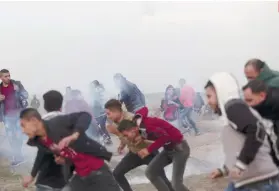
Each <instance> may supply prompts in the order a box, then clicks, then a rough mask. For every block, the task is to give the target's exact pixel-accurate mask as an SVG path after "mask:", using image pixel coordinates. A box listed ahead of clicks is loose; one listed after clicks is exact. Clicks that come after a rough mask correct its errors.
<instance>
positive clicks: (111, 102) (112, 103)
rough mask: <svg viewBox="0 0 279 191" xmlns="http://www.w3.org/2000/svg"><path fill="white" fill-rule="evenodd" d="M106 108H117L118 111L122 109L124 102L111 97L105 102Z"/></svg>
mask: <svg viewBox="0 0 279 191" xmlns="http://www.w3.org/2000/svg"><path fill="white" fill-rule="evenodd" d="M105 109H115V110H118V111H122V104H121V102H120V101H119V100H117V99H110V100H108V101H107V103H106V104H105Z"/></svg>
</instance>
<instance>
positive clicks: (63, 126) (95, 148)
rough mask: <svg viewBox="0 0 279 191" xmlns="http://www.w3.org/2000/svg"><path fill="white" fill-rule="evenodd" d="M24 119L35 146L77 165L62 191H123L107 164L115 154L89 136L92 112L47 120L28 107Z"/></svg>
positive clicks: (23, 115)
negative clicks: (88, 129)
mask: <svg viewBox="0 0 279 191" xmlns="http://www.w3.org/2000/svg"><path fill="white" fill-rule="evenodd" d="M20 119H21V126H22V130H23V132H24V133H25V134H26V135H27V136H28V137H29V138H30V140H31V141H30V144H31V145H33V146H36V147H39V148H40V147H41V148H45V149H46V150H47V151H49V152H52V153H53V154H54V155H55V156H56V160H59V161H60V162H59V163H62V161H64V162H65V160H68V161H70V162H71V163H72V164H73V165H74V171H75V172H74V175H73V176H72V178H71V179H70V181H69V183H68V184H67V185H66V186H65V187H64V188H63V189H62V191H68V190H71V191H81V190H85V191H89V190H105V191H120V188H119V186H118V184H117V182H116V181H115V179H114V177H113V174H112V172H111V171H110V169H109V167H108V166H107V164H106V163H105V161H104V160H108V161H109V160H110V159H111V156H112V154H111V153H110V152H108V151H107V150H106V148H104V147H103V146H102V145H100V144H99V143H98V142H96V141H94V140H92V139H90V138H89V137H87V135H86V134H85V131H86V130H87V128H88V127H89V125H90V123H91V115H90V114H89V113H87V112H79V113H72V114H69V115H59V116H56V117H55V118H52V119H49V120H47V121H44V120H42V118H41V115H40V114H39V113H38V111H37V110H35V109H33V108H28V109H25V110H23V111H22V112H21V113H20ZM45 162H47V159H45V160H44V163H45ZM65 165H66V164H65Z"/></svg>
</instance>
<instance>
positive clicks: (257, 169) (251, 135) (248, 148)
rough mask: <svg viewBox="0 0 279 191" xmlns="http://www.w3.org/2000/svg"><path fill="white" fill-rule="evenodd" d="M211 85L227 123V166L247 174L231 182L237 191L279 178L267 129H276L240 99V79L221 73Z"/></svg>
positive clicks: (225, 142) (224, 130)
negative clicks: (256, 183)
mask: <svg viewBox="0 0 279 191" xmlns="http://www.w3.org/2000/svg"><path fill="white" fill-rule="evenodd" d="M209 81H210V82H211V83H212V84H213V86H214V88H215V91H216V94H217V99H218V104H219V108H220V110H221V117H222V119H223V121H224V129H223V131H222V143H223V150H224V154H225V166H226V167H227V168H228V169H229V170H230V169H232V168H234V167H237V168H239V169H242V170H243V173H242V176H241V177H240V178H237V179H235V178H231V181H232V182H233V183H234V184H235V187H236V188H238V187H242V186H245V185H247V184H251V183H255V182H258V181H261V180H265V179H268V178H271V177H274V176H277V175H278V174H279V171H278V168H277V166H276V165H275V164H274V162H273V160H272V157H271V155H270V151H271V147H270V144H269V142H268V139H267V134H266V129H267V128H270V126H272V123H268V122H266V121H265V120H263V119H261V117H260V116H259V114H258V113H257V112H256V111H254V110H253V109H252V108H250V107H249V106H248V105H247V104H246V103H245V102H244V101H243V100H242V99H241V97H240V88H239V86H238V83H237V81H236V79H235V78H234V77H233V76H232V75H230V74H229V73H217V74H215V75H213V76H212V77H211V78H210V79H209Z"/></svg>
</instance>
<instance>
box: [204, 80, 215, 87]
mask: <svg viewBox="0 0 279 191" xmlns="http://www.w3.org/2000/svg"><path fill="white" fill-rule="evenodd" d="M209 87H212V88H214V85H213V83H212V82H211V81H210V80H209V81H208V82H207V83H206V85H205V86H204V89H206V88H209Z"/></svg>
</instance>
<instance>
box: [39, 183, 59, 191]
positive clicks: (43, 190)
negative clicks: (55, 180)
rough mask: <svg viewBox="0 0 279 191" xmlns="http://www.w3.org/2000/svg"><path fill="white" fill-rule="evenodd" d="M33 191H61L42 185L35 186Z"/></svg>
mask: <svg viewBox="0 0 279 191" xmlns="http://www.w3.org/2000/svg"><path fill="white" fill-rule="evenodd" d="M35 191H61V189H59V188H52V187H50V186H46V185H42V184H37V185H36V190H35Z"/></svg>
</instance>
